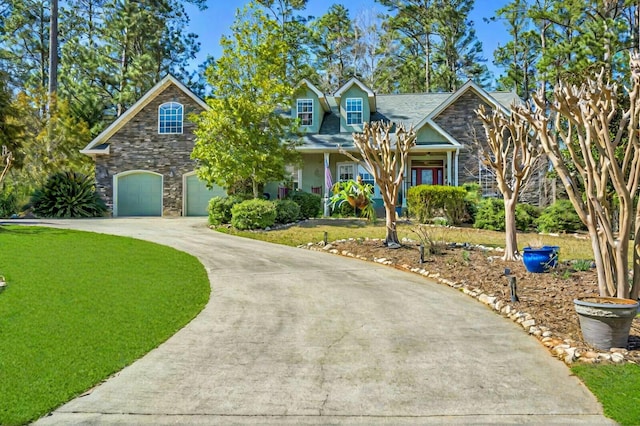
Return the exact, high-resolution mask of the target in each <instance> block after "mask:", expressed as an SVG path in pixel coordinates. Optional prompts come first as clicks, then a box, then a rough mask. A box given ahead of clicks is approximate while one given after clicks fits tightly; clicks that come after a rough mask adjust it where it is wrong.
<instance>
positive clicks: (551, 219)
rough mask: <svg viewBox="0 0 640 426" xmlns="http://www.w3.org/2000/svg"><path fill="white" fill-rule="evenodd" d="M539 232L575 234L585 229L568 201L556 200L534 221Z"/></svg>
mask: <svg viewBox="0 0 640 426" xmlns="http://www.w3.org/2000/svg"><path fill="white" fill-rule="evenodd" d="M536 225H537V226H538V230H539V231H540V232H575V231H580V230H584V229H586V228H585V226H584V224H583V223H582V221H581V220H580V216H578V213H576V210H575V208H574V207H573V204H571V201H569V200H558V201H556V202H555V203H553V204H552V205H550V206H549V207H547V208H545V209H544V211H543V212H542V214H541V215H540V217H539V218H538V219H537V220H536Z"/></svg>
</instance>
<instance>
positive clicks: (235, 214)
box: [231, 198, 277, 230]
mask: <svg viewBox="0 0 640 426" xmlns="http://www.w3.org/2000/svg"><path fill="white" fill-rule="evenodd" d="M276 214H277V212H276V205H275V204H274V203H273V202H271V201H267V200H261V199H258V198H254V199H252V200H247V201H243V202H241V203H238V204H235V205H234V206H233V207H232V208H231V225H233V226H234V227H235V228H237V229H240V230H245V229H264V228H266V227H268V226H273V224H274V223H275V222H276Z"/></svg>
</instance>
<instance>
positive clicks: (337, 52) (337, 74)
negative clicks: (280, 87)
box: [310, 4, 356, 92]
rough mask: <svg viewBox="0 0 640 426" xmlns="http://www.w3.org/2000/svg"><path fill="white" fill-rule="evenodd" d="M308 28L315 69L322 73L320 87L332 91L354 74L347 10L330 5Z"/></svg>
mask: <svg viewBox="0 0 640 426" xmlns="http://www.w3.org/2000/svg"><path fill="white" fill-rule="evenodd" d="M310 25H311V31H312V45H313V48H314V49H313V51H314V53H315V57H316V64H317V68H318V69H320V70H322V71H321V72H320V73H321V82H320V87H321V88H322V89H323V90H325V91H327V92H335V91H336V90H337V89H338V88H339V87H340V86H342V84H344V83H345V82H346V81H347V80H348V79H349V78H350V77H353V76H354V74H355V71H356V70H355V69H354V67H353V62H352V61H353V58H354V56H355V55H354V53H355V52H354V49H353V48H354V44H355V34H354V31H353V24H352V21H351V18H350V17H349V11H348V10H347V9H346V8H345V7H344V6H342V5H340V4H334V5H332V6H331V7H330V8H329V11H328V12H327V13H326V14H324V15H323V16H321V17H320V18H318V19H316V20H315V21H312V22H311V24H310Z"/></svg>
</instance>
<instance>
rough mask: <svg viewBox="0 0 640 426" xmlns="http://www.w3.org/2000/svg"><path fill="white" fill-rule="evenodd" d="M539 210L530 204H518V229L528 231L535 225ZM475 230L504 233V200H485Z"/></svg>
mask: <svg viewBox="0 0 640 426" xmlns="http://www.w3.org/2000/svg"><path fill="white" fill-rule="evenodd" d="M537 216H538V208H537V207H535V206H532V205H529V204H523V203H520V204H516V229H517V230H518V231H523V232H524V231H528V230H530V229H531V228H532V227H533V226H534V225H535V220H536V218H537ZM473 227H474V228H479V229H488V230H491V231H504V229H505V216H504V200H503V199H502V198H485V199H484V200H482V202H480V205H479V206H478V212H477V213H476V220H475V221H474V223H473Z"/></svg>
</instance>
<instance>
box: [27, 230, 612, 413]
mask: <svg viewBox="0 0 640 426" xmlns="http://www.w3.org/2000/svg"><path fill="white" fill-rule="evenodd" d="M33 222H34V221H32V222H31V223H33ZM36 222H37V221H36ZM23 223H24V222H23ZM37 223H38V224H40V225H44V226H53V227H63V228H72V229H79V230H85V231H93V232H100V233H108V234H115V235H122V236H130V237H134V238H139V239H144V240H148V241H153V242H156V243H160V244H165V245H168V246H172V247H175V248H177V249H179V250H183V251H185V252H188V253H191V254H193V255H195V256H197V257H198V258H199V259H200V261H201V262H202V263H203V265H204V266H205V267H206V269H207V272H208V275H209V280H210V282H211V287H212V293H211V298H210V301H209V303H208V304H207V306H206V307H205V309H204V310H203V311H202V312H201V313H200V314H199V315H198V317H197V318H195V319H194V320H193V321H192V322H191V323H189V324H188V325H187V326H186V327H184V328H183V329H182V330H180V331H179V332H178V333H176V334H175V335H174V336H173V337H171V338H170V339H169V340H168V341H166V342H165V343H163V344H162V345H160V346H159V347H158V348H156V349H154V350H153V351H151V352H150V353H148V354H147V355H146V356H144V357H143V358H141V359H140V360H138V361H136V362H135V363H133V364H132V365H130V366H129V367H127V368H125V369H124V370H122V371H121V372H120V373H118V374H117V375H115V376H114V377H112V378H110V379H108V380H107V381H106V382H104V383H102V384H101V385H99V386H97V387H96V388H94V389H93V390H91V391H90V392H88V393H87V394H85V395H83V396H81V397H79V398H76V399H74V400H72V401H70V402H69V403H67V404H65V405H63V406H62V407H60V408H58V409H57V410H56V411H54V412H53V413H51V414H50V415H49V416H46V417H43V418H42V419H40V420H39V421H38V422H37V424H42V425H51V424H64V425H69V424H248V423H249V424H416V423H419V424H441V423H458V424H471V423H484V424H487V423H538V424H549V423H562V424H580V423H582V424H613V422H611V421H610V420H608V419H607V418H605V417H603V416H602V410H601V407H600V405H599V404H598V402H597V401H596V399H595V398H594V397H593V395H591V393H589V391H588V390H587V389H586V388H585V387H584V386H583V385H582V384H581V383H580V382H579V380H577V379H576V378H575V377H573V376H571V373H570V371H569V369H568V368H567V367H566V366H565V365H564V364H563V363H562V362H560V361H558V360H556V359H554V358H552V357H551V356H550V355H549V353H548V352H547V351H546V350H545V349H544V348H543V347H542V346H541V345H540V344H539V343H538V342H537V341H536V340H535V339H534V338H533V337H530V336H527V335H526V334H525V333H524V332H522V330H521V328H519V327H518V326H517V325H515V324H513V323H512V322H510V321H508V320H505V319H503V318H502V317H500V316H498V315H496V314H494V313H493V312H492V311H490V310H489V309H488V308H487V307H485V306H484V305H482V304H480V303H478V302H476V301H475V300H473V299H471V298H469V297H467V296H465V295H463V294H461V293H460V292H458V291H455V290H453V289H451V288H449V287H447V286H443V285H439V284H435V283H433V282H430V281H428V280H425V279H424V278H422V277H420V276H417V275H413V274H410V273H407V272H402V271H398V270H395V269H392V268H389V267H384V266H379V265H377V264H372V263H368V262H362V261H358V260H354V259H349V258H343V257H339V256H334V255H329V254H325V253H318V252H310V251H306V250H300V249H296V248H291V247H284V246H278V245H273V244H269V243H264V242H260V241H253V240H246V239H242V238H236V237H232V236H228V235H224V234H220V233H216V232H212V231H210V230H209V229H207V228H206V223H205V221H204V220H203V219H187V218H180V219H160V218H154V219H146V218H144V219H143V218H132V219H97V220H56V221H48V220H47V221H40V222H37ZM141 267H143V266H142V265H141Z"/></svg>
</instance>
